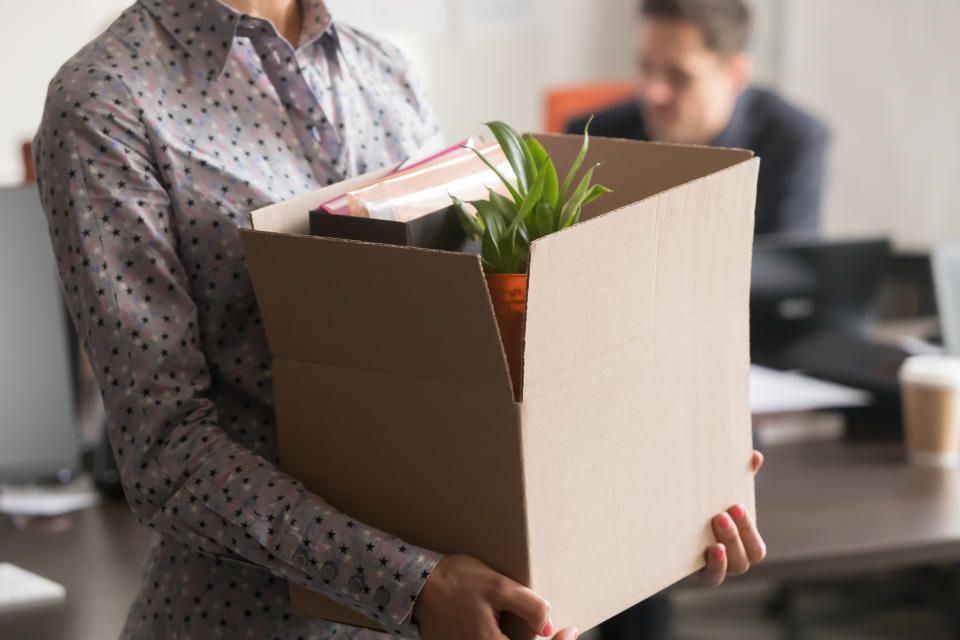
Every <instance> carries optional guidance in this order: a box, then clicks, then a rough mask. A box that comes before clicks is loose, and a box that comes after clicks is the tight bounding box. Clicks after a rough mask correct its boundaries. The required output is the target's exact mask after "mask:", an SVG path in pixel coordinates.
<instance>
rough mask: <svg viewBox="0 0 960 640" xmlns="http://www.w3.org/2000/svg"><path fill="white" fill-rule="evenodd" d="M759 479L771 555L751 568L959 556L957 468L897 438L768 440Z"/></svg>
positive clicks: (826, 572)
mask: <svg viewBox="0 0 960 640" xmlns="http://www.w3.org/2000/svg"><path fill="white" fill-rule="evenodd" d="M764 454H765V455H766V460H767V462H766V464H765V465H764V467H763V470H762V471H761V472H760V476H759V477H758V478H757V511H758V514H759V525H760V530H761V532H762V533H763V535H764V538H765V539H766V541H767V545H768V559H767V560H766V561H765V562H762V563H760V564H758V565H756V566H755V567H754V568H752V569H751V570H750V572H749V573H748V574H747V575H748V576H750V577H752V578H762V577H797V578H802V577H829V576H836V575H843V574H850V573H857V572H861V571H870V570H882V569H894V568H900V567H905V566H910V565H916V564H921V563H927V562H933V563H937V562H951V561H955V560H960V472H958V471H956V470H941V469H933V468H923V467H916V466H911V465H908V464H907V462H906V457H905V454H904V451H903V446H902V445H901V444H899V443H883V444H845V443H840V442H829V443H815V444H802V445H795V444H794V445H783V446H779V447H770V448H769V449H767V450H765V451H764Z"/></svg>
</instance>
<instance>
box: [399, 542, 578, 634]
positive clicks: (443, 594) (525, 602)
mask: <svg viewBox="0 0 960 640" xmlns="http://www.w3.org/2000/svg"><path fill="white" fill-rule="evenodd" d="M504 611H509V612H510V613H513V614H515V615H516V616H518V617H519V618H520V619H521V620H523V621H525V622H526V623H527V624H528V625H530V628H531V629H533V630H534V631H536V633H537V635H540V636H544V637H550V636H553V638H554V640H576V637H577V635H578V632H577V630H576V629H573V628H569V629H563V630H562V631H560V632H559V633H557V634H556V635H554V629H553V623H552V622H550V604H549V603H548V602H547V601H546V600H544V599H543V598H541V597H540V596H538V595H537V594H535V593H534V592H533V591H531V590H530V589H528V588H527V587H525V586H523V585H522V584H519V583H518V582H514V581H513V580H511V579H510V578H507V577H506V576H503V575H501V574H499V573H497V572H496V571H494V570H493V569H491V568H490V567H488V566H487V565H485V564H483V563H482V562H480V561H479V560H477V559H476V558H472V557H470V556H462V555H454V556H447V557H445V558H444V559H443V560H441V561H440V563H439V564H437V566H436V568H434V570H433V573H431V574H430V577H429V578H427V581H426V583H424V585H423V589H422V590H421V591H420V596H419V598H417V604H416V605H415V606H414V608H413V619H414V621H415V622H416V623H417V625H418V626H419V627H420V636H421V637H422V638H423V640H506V636H504V635H503V632H501V631H500V624H499V623H500V614H501V613H502V612H504Z"/></svg>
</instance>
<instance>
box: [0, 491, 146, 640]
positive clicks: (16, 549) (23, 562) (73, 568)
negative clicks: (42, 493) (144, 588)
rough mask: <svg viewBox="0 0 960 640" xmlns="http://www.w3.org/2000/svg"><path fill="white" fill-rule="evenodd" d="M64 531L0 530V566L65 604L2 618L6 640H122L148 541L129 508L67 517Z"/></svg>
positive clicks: (120, 505)
mask: <svg viewBox="0 0 960 640" xmlns="http://www.w3.org/2000/svg"><path fill="white" fill-rule="evenodd" d="M71 522H72V524H71V526H70V528H69V529H67V530H64V531H59V532H44V531H41V530H32V529H28V530H26V531H18V530H16V529H13V528H0V561H2V562H10V563H13V564H15V565H17V566H20V567H23V568H24V569H27V570H28V571H32V572H34V573H36V574H38V575H41V576H43V577H45V578H49V579H51V580H54V581H56V582H59V583H60V584H62V585H63V586H65V587H66V588H67V598H66V601H65V602H63V603H61V604H59V605H53V606H43V607H37V608H35V609H28V610H24V611H19V612H16V613H14V612H7V613H3V614H0V638H2V639H3V640H40V639H42V640H109V639H111V638H117V637H119V635H120V629H121V628H122V626H123V622H124V620H125V619H126V616H127V608H128V607H129V606H130V603H131V602H133V598H134V596H136V594H137V590H138V588H139V585H140V567H141V565H142V564H143V560H144V559H145V558H146V555H147V549H148V548H149V546H150V533H149V532H148V531H147V529H145V528H144V527H141V526H140V525H139V524H137V522H136V520H135V519H134V517H133V514H132V513H131V512H130V508H129V507H128V506H127V505H126V503H124V502H122V501H119V502H109V503H106V504H103V505H102V506H100V507H97V508H95V509H87V510H85V511H80V512H77V513H75V514H73V515H72V516H71Z"/></svg>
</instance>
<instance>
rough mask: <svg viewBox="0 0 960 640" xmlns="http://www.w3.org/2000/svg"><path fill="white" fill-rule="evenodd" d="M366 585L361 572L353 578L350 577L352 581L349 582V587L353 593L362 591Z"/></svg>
mask: <svg viewBox="0 0 960 640" xmlns="http://www.w3.org/2000/svg"><path fill="white" fill-rule="evenodd" d="M365 586H367V585H366V584H364V582H363V576H361V575H360V574H357V575H355V576H353V577H352V578H350V581H349V582H348V583H347V588H349V589H350V591H351V592H353V593H360V592H361V591H363V588H364V587H365Z"/></svg>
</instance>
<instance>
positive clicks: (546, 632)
mask: <svg viewBox="0 0 960 640" xmlns="http://www.w3.org/2000/svg"><path fill="white" fill-rule="evenodd" d="M540 635H542V636H544V637H549V636H552V635H553V622H551V621H550V620H547V626H545V627H544V628H543V632H542V633H541V634H540Z"/></svg>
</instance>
